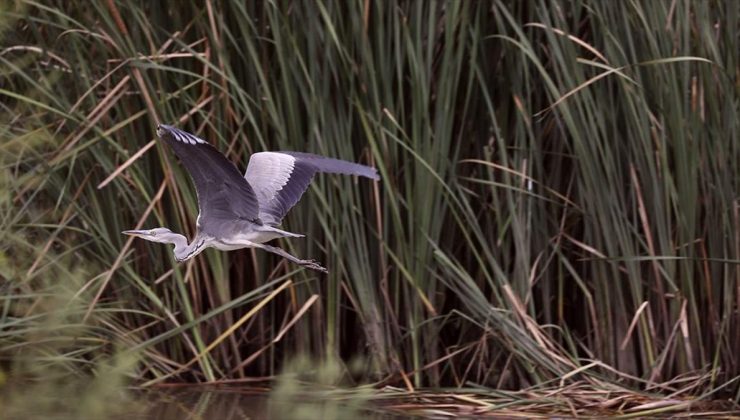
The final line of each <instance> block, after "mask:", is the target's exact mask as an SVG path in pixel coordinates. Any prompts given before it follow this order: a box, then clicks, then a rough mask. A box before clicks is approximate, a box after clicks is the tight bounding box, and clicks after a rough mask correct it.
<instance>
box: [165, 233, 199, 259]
mask: <svg viewBox="0 0 740 420" xmlns="http://www.w3.org/2000/svg"><path fill="white" fill-rule="evenodd" d="M178 236H179V237H176V238H175V240H174V241H173V242H172V243H173V244H175V258H176V259H177V260H178V261H185V260H189V259H191V258H193V257H194V256H196V255H198V254H200V253H201V252H202V251H203V250H204V249H205V246H204V245H205V241H204V238H203V237H201V235H195V238H193V241H192V242H190V243H188V240H187V239H186V238H185V237H184V236H182V235H178Z"/></svg>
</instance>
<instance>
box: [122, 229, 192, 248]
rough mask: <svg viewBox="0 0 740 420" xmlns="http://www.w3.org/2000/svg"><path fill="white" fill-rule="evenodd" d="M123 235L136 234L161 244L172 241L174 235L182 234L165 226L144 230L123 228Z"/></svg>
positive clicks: (138, 236)
mask: <svg viewBox="0 0 740 420" xmlns="http://www.w3.org/2000/svg"><path fill="white" fill-rule="evenodd" d="M121 233H123V234H125V235H131V236H136V237H137V238H141V239H146V240H147V241H151V242H159V243H163V244H170V243H174V241H175V237H177V236H182V235H180V234H179V233H174V232H172V231H171V230H169V229H167V228H162V227H160V228H154V229H145V230H124V231H123V232H121Z"/></svg>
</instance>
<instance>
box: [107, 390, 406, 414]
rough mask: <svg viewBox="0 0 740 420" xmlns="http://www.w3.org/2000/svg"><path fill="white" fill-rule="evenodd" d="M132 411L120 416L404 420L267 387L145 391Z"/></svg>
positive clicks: (380, 412)
mask: <svg viewBox="0 0 740 420" xmlns="http://www.w3.org/2000/svg"><path fill="white" fill-rule="evenodd" d="M135 399H136V400H137V403H136V407H134V410H132V412H129V413H126V414H121V415H120V416H117V417H116V418H117V419H121V420H123V419H131V418H136V419H141V420H149V419H152V420H155V419H156V420H160V419H161V420H200V419H203V420H209V419H219V420H236V419H239V420H243V419H254V420H262V419H342V418H348V416H349V417H350V418H352V419H353V420H358V419H400V418H408V417H399V416H397V415H393V414H390V413H387V412H382V411H377V410H376V409H374V408H370V407H368V408H369V409H367V410H362V411H361V412H358V411H357V410H356V409H352V408H348V407H346V406H345V404H344V403H343V402H340V401H335V400H332V399H326V400H318V399H310V398H309V399H306V398H296V399H295V400H290V401H287V400H282V399H276V398H274V397H273V398H271V397H270V394H269V393H268V392H267V390H265V389H255V388H229V389H218V388H215V389H203V388H202V387H192V388H191V387H188V388H165V389H161V388H160V389H155V390H147V391H142V392H141V393H140V394H139V395H138V396H136V397H135Z"/></svg>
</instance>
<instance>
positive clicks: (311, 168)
mask: <svg viewBox="0 0 740 420" xmlns="http://www.w3.org/2000/svg"><path fill="white" fill-rule="evenodd" d="M157 136H158V137H159V138H160V139H162V140H163V141H164V142H165V143H167V144H168V145H170V147H172V149H173V150H174V151H175V154H176V155H177V157H179V158H180V162H181V163H182V165H183V166H185V169H186V170H187V171H188V173H189V174H190V178H191V179H192V180H193V183H194V184H195V191H196V193H197V195H198V210H199V214H198V218H197V219H196V223H195V225H196V227H197V230H196V234H195V237H194V238H193V240H192V241H191V242H190V243H188V240H187V238H186V237H185V236H184V235H181V234H179V233H175V232H172V231H171V230H169V229H167V228H163V227H160V228H155V229H148V230H127V231H124V232H123V233H124V234H127V235H133V236H136V237H139V238H142V239H146V240H148V241H152V242H159V243H167V244H174V245H175V249H174V254H175V259H176V260H177V261H185V260H188V259H190V258H193V257H194V256H196V255H198V254H199V253H200V252H202V251H203V250H204V249H206V248H208V247H213V248H216V249H220V250H223V251H231V250H234V249H240V248H261V249H264V250H265V251H268V252H272V253H274V254H277V255H280V256H281V257H283V258H286V259H288V260H290V261H292V262H294V263H296V264H299V265H301V266H303V267H306V268H309V269H312V270H316V271H320V272H327V269H326V268H324V267H322V266H321V264H319V263H318V262H317V261H315V260H303V259H300V258H297V257H295V256H293V255H291V254H289V253H288V252H287V251H285V250H283V249H281V248H278V247H276V246H271V245H267V244H265V242H268V241H270V240H272V239H276V238H281V237H290V238H301V237H303V236H304V235H300V234H297V233H292V232H287V231H285V230H282V229H280V228H279V227H278V226H280V223H281V222H282V220H283V217H285V215H286V214H287V213H288V211H289V210H290V209H291V208H292V207H293V206H295V205H296V203H298V201H299V200H300V199H301V196H302V195H303V193H304V192H306V189H308V185H309V184H310V183H311V180H312V179H313V176H314V175H315V174H316V173H318V172H327V173H334V174H345V175H358V176H363V177H366V178H370V179H374V180H379V179H380V177H379V176H378V171H377V170H376V169H375V168H372V167H369V166H365V165H360V164H357V163H352V162H347V161H344V160H339V159H331V158H327V157H323V156H318V155H313V154H309V153H299V152H260V153H254V154H252V156H251V157H250V159H249V165H248V166H247V171H246V173H245V174H244V176H242V175H241V173H240V172H239V170H238V169H237V167H236V166H235V165H234V164H233V163H232V162H231V161H229V160H228V159H226V156H224V155H223V154H222V153H221V152H219V151H218V150H217V149H216V148H215V147H213V146H211V145H210V144H208V143H207V142H206V141H205V140H203V139H201V138H199V137H197V136H195V135H193V134H190V133H187V132H185V131H182V130H179V129H177V128H175V127H172V126H169V125H164V124H160V125H158V126H157Z"/></svg>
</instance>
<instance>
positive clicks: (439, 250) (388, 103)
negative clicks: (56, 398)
mask: <svg viewBox="0 0 740 420" xmlns="http://www.w3.org/2000/svg"><path fill="white" fill-rule="evenodd" d="M738 8H739V6H738V4H737V3H736V2H731V1H728V2H710V1H707V2H689V1H679V0H675V1H645V2H598V1H574V2H562V1H555V0H553V1H546V0H541V1H538V0H530V1H523V2H518V1H517V2H503V1H480V2H457V1H451V2H445V1H425V2H414V1H371V0H364V1H360V0H355V1H348V2H338V1H337V2H335V1H268V2H217V1H205V2H187V3H179V4H178V6H177V7H174V6H173V4H171V3H168V2H118V1H114V0H105V1H104V0H94V1H91V2H85V3H82V2H80V3H70V2H62V1H47V2H34V1H27V0H26V1H16V2H5V3H4V4H3V5H2V9H0V10H2V13H0V28H1V30H2V35H1V37H0V39H1V44H0V71H1V72H2V73H0V97H1V98H2V101H0V107H2V113H0V121H1V124H0V151H1V152H0V163H1V164H2V167H1V171H0V183H2V189H0V207H2V209H3V211H2V216H1V217H0V276H2V277H1V278H2V283H0V297H1V298H2V301H0V358H1V359H2V361H3V363H4V364H3V366H4V371H5V372H7V373H8V375H10V376H11V377H14V376H15V377H19V376H22V377H40V376H41V375H44V377H48V375H50V374H53V375H54V376H55V377H57V378H68V377H70V376H72V377H79V376H81V375H84V374H85V373H86V372H95V373H98V374H100V373H101V372H103V371H105V369H108V370H111V369H113V370H115V369H117V367H118V368H121V369H123V370H122V371H123V372H125V376H128V377H129V379H128V381H129V382H133V383H136V384H140V385H153V384H157V383H163V382H173V381H190V382H222V383H223V382H225V381H232V380H233V381H237V382H247V381H249V380H252V379H254V378H255V377H256V378H271V377H273V376H274V375H275V374H276V373H277V372H279V371H280V370H281V368H282V366H283V364H284V362H285V361H286V360H289V359H291V358H293V357H295V356H296V355H308V356H310V357H314V358H318V359H332V360H339V361H341V363H349V362H351V363H352V364H353V366H359V368H357V369H348V368H347V372H349V371H350V370H351V371H353V372H354V374H355V376H354V378H355V379H357V380H361V381H371V382H374V383H376V384H378V385H387V384H393V385H399V386H403V387H405V388H407V389H414V388H416V387H420V386H435V387H437V386H447V387H491V388H500V389H520V388H523V387H529V386H557V385H558V384H559V385H560V386H563V385H565V384H571V383H575V382H578V383H588V384H590V385H594V386H600V387H602V388H603V387H606V386H607V385H606V384H618V385H619V386H625V387H631V388H634V389H642V390H650V391H655V392H663V393H669V394H671V395H674V396H686V395H727V396H729V397H730V398H732V399H734V400H735V401H736V402H737V401H738V398H740V391H739V390H740V388H739V387H738V378H740V360H738V358H737V349H740V334H738V333H737V332H738V331H739V330H740V312H739V311H740V308H739V305H740V271H739V269H738V263H740V201H739V199H738V190H739V189H738V183H739V181H740V172H739V170H740V164H738V157H739V156H740V144H739V142H738V121H739V118H738V91H739V90H740V84H739V83H738V76H739V75H740V71H739V70H738V63H737V59H738V54H737V51H738V45H740V43H739V42H738V36H740V35H739V34H740V31H738V16H739V12H738ZM158 122H166V123H173V124H177V125H178V126H180V127H181V128H184V129H186V130H189V131H191V132H194V133H197V134H198V135H199V136H201V137H203V138H206V139H208V140H209V141H210V142H211V143H212V144H214V145H215V146H216V147H217V148H218V149H219V150H221V151H223V152H224V153H226V155H227V156H228V157H229V158H230V159H231V160H233V161H235V162H238V166H239V168H240V169H241V170H243V169H244V166H245V162H247V160H248V156H249V155H250V154H251V153H252V152H254V151H262V150H280V149H284V150H301V151H310V152H315V153H320V154H324V155H327V156H334V157H339V158H343V159H348V160H354V161H359V162H363V163H366V164H370V165H374V166H376V167H377V168H378V169H379V171H380V173H381V177H382V180H381V182H379V183H372V182H369V181H367V180H364V179H360V180H355V179H349V178H340V177H332V176H324V177H320V178H319V179H317V182H315V186H314V187H312V188H311V191H309V193H308V194H307V195H306V197H305V198H304V200H303V201H302V203H301V204H300V205H299V207H298V210H297V211H294V212H293V213H292V214H291V215H289V216H288V218H287V219H286V229H288V230H290V231H294V232H301V233H305V234H306V239H304V240H291V241H284V242H282V241H281V242H280V244H279V245H280V246H284V247H287V248H288V249H289V250H290V251H291V252H294V253H296V254H297V255H299V256H302V257H309V258H317V259H319V260H320V261H322V262H323V263H324V264H325V265H326V266H327V267H329V268H330V274H329V275H328V276H320V275H317V274H316V273H313V272H308V271H304V270H301V269H298V268H296V267H295V266H292V265H289V264H286V263H284V262H283V261H280V260H277V259H275V258H273V257H272V256H270V255H266V254H265V253H262V252H255V251H249V250H242V251H235V252H230V253H221V252H216V251H208V252H206V253H204V254H203V255H201V256H199V257H198V258H195V259H194V260H191V261H189V262H188V263H186V264H176V263H175V262H174V259H173V257H172V256H171V250H170V249H169V247H165V246H161V245H157V244H150V243H146V242H144V241H134V240H131V239H129V238H127V237H125V236H123V235H121V234H120V232H121V231H122V230H125V229H132V228H139V227H156V226H167V227H170V228H171V229H172V230H174V231H179V232H184V233H185V234H187V235H189V236H192V235H193V227H194V220H195V216H196V215H197V201H196V197H195V194H194V190H193V188H192V186H191V185H190V181H189V179H188V177H187V175H186V173H185V172H184V171H183V169H182V168H181V167H180V165H179V164H178V163H177V162H176V159H175V158H174V157H173V155H172V153H171V152H170V151H169V150H167V149H166V147H163V145H161V144H159V143H158V142H157V141H156V140H155V134H154V127H155V126H156V124H157V123H158ZM132 357H133V359H132ZM106 366H107V367H106ZM124 368H125V369H124Z"/></svg>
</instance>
